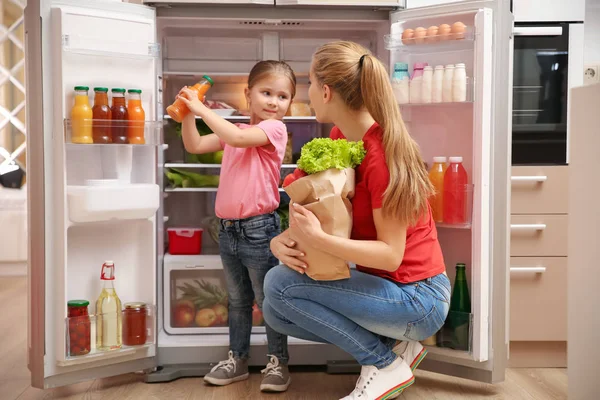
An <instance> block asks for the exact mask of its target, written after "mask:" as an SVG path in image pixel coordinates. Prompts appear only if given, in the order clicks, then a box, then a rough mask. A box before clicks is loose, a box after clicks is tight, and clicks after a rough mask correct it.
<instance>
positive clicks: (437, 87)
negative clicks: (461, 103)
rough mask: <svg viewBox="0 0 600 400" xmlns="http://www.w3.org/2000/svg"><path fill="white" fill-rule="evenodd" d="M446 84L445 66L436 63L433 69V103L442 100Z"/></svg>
mask: <svg viewBox="0 0 600 400" xmlns="http://www.w3.org/2000/svg"><path fill="white" fill-rule="evenodd" d="M443 85H444V66H443V65H436V66H435V71H433V84H432V88H431V101H432V102H433V103H441V102H442V87H443Z"/></svg>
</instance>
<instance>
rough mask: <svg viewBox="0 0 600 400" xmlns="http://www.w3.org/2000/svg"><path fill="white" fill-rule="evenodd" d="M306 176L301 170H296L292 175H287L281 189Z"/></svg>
mask: <svg viewBox="0 0 600 400" xmlns="http://www.w3.org/2000/svg"><path fill="white" fill-rule="evenodd" d="M306 175H308V174H307V173H306V172H304V171H302V170H301V169H298V168H296V169H295V170H294V172H293V173H291V174H288V175H287V176H286V177H285V179H284V180H283V187H286V186H288V185H291V184H292V183H293V182H294V181H295V180H297V179H300V178H303V177H305V176H306Z"/></svg>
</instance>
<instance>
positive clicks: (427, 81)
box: [421, 66, 433, 103]
mask: <svg viewBox="0 0 600 400" xmlns="http://www.w3.org/2000/svg"><path fill="white" fill-rule="evenodd" d="M432 86H433V68H432V67H430V66H427V67H425V68H424V69H423V81H422V82H421V102H422V103H431V95H432Z"/></svg>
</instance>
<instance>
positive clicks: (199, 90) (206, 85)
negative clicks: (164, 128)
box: [167, 75, 214, 122]
mask: <svg viewBox="0 0 600 400" xmlns="http://www.w3.org/2000/svg"><path fill="white" fill-rule="evenodd" d="M212 85H214V82H213V80H212V79H211V78H210V76H208V75H204V76H203V77H202V79H200V81H198V83H196V84H195V85H194V86H192V87H188V89H191V90H192V91H193V92H196V95H197V96H198V99H200V100H202V99H203V97H204V95H205V94H206V92H208V89H210V88H211V87H212ZM189 112H190V109H189V108H188V107H187V105H186V104H185V103H184V102H183V101H181V100H179V99H177V100H175V102H174V103H173V104H171V105H170V106H169V107H167V113H168V114H169V116H171V118H173V120H175V121H177V122H181V121H183V118H184V117H185V116H186V115H187V114H188V113H189Z"/></svg>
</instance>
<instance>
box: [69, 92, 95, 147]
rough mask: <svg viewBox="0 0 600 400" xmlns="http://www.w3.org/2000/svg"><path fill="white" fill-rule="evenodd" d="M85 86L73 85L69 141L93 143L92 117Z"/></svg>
mask: <svg viewBox="0 0 600 400" xmlns="http://www.w3.org/2000/svg"><path fill="white" fill-rule="evenodd" d="M88 90H90V88H89V87H87V86H75V105H74V106H73V108H71V143H86V144H87V143H94V139H93V138H92V118H93V117H94V113H93V112H92V107H90V100H89V98H88Z"/></svg>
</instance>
